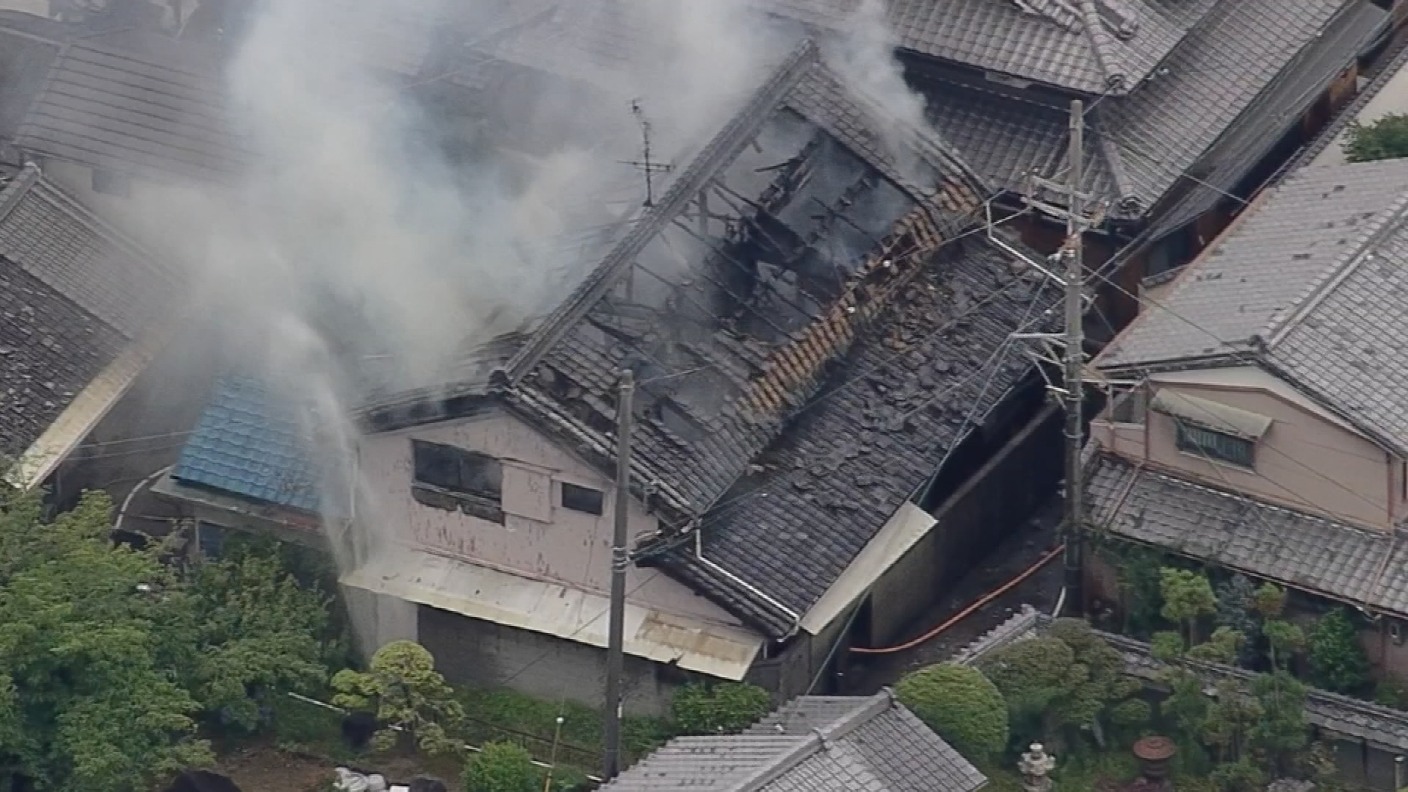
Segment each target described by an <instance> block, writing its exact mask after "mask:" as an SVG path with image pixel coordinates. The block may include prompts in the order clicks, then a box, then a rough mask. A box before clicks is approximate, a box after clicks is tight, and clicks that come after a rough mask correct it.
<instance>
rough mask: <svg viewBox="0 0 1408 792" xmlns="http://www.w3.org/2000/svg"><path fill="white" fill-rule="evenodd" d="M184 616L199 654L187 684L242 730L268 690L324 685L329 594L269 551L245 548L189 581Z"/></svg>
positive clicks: (330, 648) (199, 569)
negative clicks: (190, 622) (187, 611)
mask: <svg viewBox="0 0 1408 792" xmlns="http://www.w3.org/2000/svg"><path fill="white" fill-rule="evenodd" d="M190 595H191V601H192V618H193V619H194V627H195V632H196V633H197V635H198V639H197V640H198V641H199V645H200V646H201V647H202V649H203V651H201V652H200V654H199V655H198V656H197V657H196V658H195V661H194V680H193V689H194V690H195V691H196V694H197V697H198V698H199V699H200V700H201V702H202V704H203V705H204V706H205V708H206V709H208V710H211V711H214V712H218V713H220V714H221V715H222V716H223V719H224V720H226V721H227V722H231V723H234V724H236V725H238V726H240V727H243V728H245V729H252V728H254V727H255V726H256V725H258V721H259V705H260V704H262V703H267V699H268V697H269V696H270V695H274V694H277V693H282V692H287V691H301V692H310V691H312V690H314V689H316V688H317V687H320V686H321V685H323V684H325V683H326V682H327V678H328V668H327V664H326V663H325V658H326V656H327V655H328V654H330V653H332V654H340V651H339V649H338V648H337V647H336V646H335V644H336V642H335V641H333V640H332V636H331V632H330V630H331V626H330V623H329V617H328V614H329V612H330V610H331V609H332V605H333V601H332V598H331V597H329V596H328V595H326V594H324V593H323V592H321V591H319V590H318V589H316V588H305V587H304V586H301V585H300V584H299V582H298V581H297V580H295V579H294V576H293V574H292V573H291V572H289V571H288V570H287V569H286V568H285V565H284V562H283V559H282V558H281V557H280V555H279V553H278V551H277V549H276V548H270V547H265V546H261V545H252V546H249V547H247V548H244V549H242V550H240V551H238V552H235V553H233V554H231V555H230V556H229V557H227V558H225V559H222V560H220V561H218V562H214V563H206V564H200V565H197V566H196V567H195V568H194V569H193V571H192V573H191V579H190Z"/></svg>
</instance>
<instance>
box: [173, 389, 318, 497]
mask: <svg viewBox="0 0 1408 792" xmlns="http://www.w3.org/2000/svg"><path fill="white" fill-rule="evenodd" d="M288 404H289V402H288V401H287V400H284V399H281V398H279V397H278V396H277V395H276V394H274V393H273V392H272V390H271V386H270V385H267V384H265V383H264V382H263V381H261V380H259V379H256V378H252V377H244V376H236V377H228V378H226V379H225V380H223V381H222V382H221V383H220V384H219V385H218V386H217V388H216V390H215V396H214V398H213V399H212V400H211V402H210V405H209V406H208V407H207V408H206V410H205V413H204V414H202V415H201V418H200V422H199V423H198V424H196V428H195V430H194V431H193V432H192V434H191V435H190V437H189V438H187V440H186V444H185V446H184V447H183V448H182V450H181V458H180V460H179V461H178V462H177V463H176V467H175V469H174V470H173V471H172V472H171V477H172V478H173V479H176V480H177V481H179V482H180V483H182V484H187V485H193V486H197V487H202V488H206V489H212V490H218V491H220V492H223V493H228V494H231V495H238V496H241V497H244V498H250V499H252V500H256V501H261V502H264V503H270V504H275V505H278V506H287V507H290V508H294V509H301V510H303V511H306V512H313V513H318V512H319V511H320V506H321V496H320V492H321V488H320V486H319V482H318V476H317V471H316V470H315V468H314V465H313V463H312V461H311V460H310V459H309V451H308V449H309V448H310V447H311V444H310V443H309V441H308V439H307V438H308V434H307V431H306V430H305V428H304V427H303V426H302V425H300V423H299V421H298V419H297V417H296V416H295V415H294V414H292V411H291V409H290V408H289V407H288Z"/></svg>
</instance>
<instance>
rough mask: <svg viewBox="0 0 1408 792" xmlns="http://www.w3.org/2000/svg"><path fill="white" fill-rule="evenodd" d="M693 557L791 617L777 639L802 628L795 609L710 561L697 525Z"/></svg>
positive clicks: (786, 637) (800, 618)
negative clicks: (789, 623)
mask: <svg viewBox="0 0 1408 792" xmlns="http://www.w3.org/2000/svg"><path fill="white" fill-rule="evenodd" d="M694 557H695V559H696V560H698V561H699V562H700V563H701V564H703V565H705V566H707V567H709V569H711V570H713V571H714V572H716V573H718V574H720V575H722V576H724V577H725V578H727V579H728V580H729V581H730V582H732V583H733V584H734V585H736V586H738V587H740V588H742V589H743V590H744V591H747V592H748V593H749V594H752V595H753V596H755V597H757V598H758V599H760V600H762V601H763V602H766V603H767V604H768V605H771V606H772V607H774V608H776V609H777V610H779V611H781V612H782V613H785V614H786V615H787V616H788V617H789V618H791V619H792V626H791V627H789V628H788V630H787V634H786V635H783V636H782V637H781V638H779V639H778V640H779V641H785V640H787V639H789V638H791V637H792V636H794V635H796V634H797V632H798V630H800V629H801V628H802V617H801V616H800V615H799V614H798V613H797V612H796V611H794V610H792V609H791V608H789V607H787V606H786V605H783V604H782V603H781V602H778V601H777V600H776V599H775V598H773V597H771V596H769V595H767V594H765V593H763V591H761V590H760V589H759V588H758V587H757V586H754V585H752V584H751V583H747V582H745V581H744V580H743V579H742V578H740V577H739V576H737V575H735V574H733V573H732V572H730V571H728V570H727V569H724V568H723V567H721V566H719V565H718V564H716V563H714V562H713V561H710V560H709V559H707V558H705V557H704V538H703V536H701V532H700V530H699V527H698V526H697V525H696V526H695V527H694Z"/></svg>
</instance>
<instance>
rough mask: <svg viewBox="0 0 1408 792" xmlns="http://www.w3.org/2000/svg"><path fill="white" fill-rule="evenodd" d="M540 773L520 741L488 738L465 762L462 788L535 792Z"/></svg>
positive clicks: (471, 791) (467, 791)
mask: <svg viewBox="0 0 1408 792" xmlns="http://www.w3.org/2000/svg"><path fill="white" fill-rule="evenodd" d="M542 776H543V774H542V773H541V772H540V771H539V770H538V768H537V767H535V766H534V765H533V757H532V755H531V754H529V753H528V750H527V749H526V748H524V747H523V746H521V745H518V744H516V743H511V742H491V743H486V744H485V745H484V748H483V750H481V751H480V752H479V753H477V754H475V755H474V758H472V759H470V760H469V762H468V763H467V764H466V765H465V768H464V776H463V777H462V778H461V783H462V785H463V786H464V792H538V790H539V789H540V788H541V786H542Z"/></svg>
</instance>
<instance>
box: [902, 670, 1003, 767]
mask: <svg viewBox="0 0 1408 792" xmlns="http://www.w3.org/2000/svg"><path fill="white" fill-rule="evenodd" d="M895 695H896V696H897V697H898V698H899V700H900V702H901V703H903V704H904V705H905V706H906V707H908V708H909V709H910V710H911V711H912V712H913V713H914V714H915V715H916V716H917V717H918V718H919V719H920V720H922V721H924V723H925V724H927V725H928V726H929V728H931V729H933V730H934V732H935V733H937V734H938V735H939V736H940V737H943V738H944V739H945V740H947V741H948V742H950V743H951V744H952V745H953V747H954V748H956V749H958V751H959V752H961V753H962V754H963V755H964V756H967V757H969V758H970V759H973V760H976V761H986V760H989V759H993V758H996V757H997V756H998V755H999V754H1001V753H1002V751H1003V749H1004V748H1006V747H1007V703H1006V702H1005V701H1003V700H1002V694H1001V693H999V692H998V690H997V687H996V686H995V685H993V683H992V682H991V681H990V680H989V679H988V678H987V677H985V676H983V674H982V672H981V671H979V670H978V669H976V668H971V667H969V666H962V665H956V664H953V663H939V664H937V665H931V666H928V667H926V668H921V669H919V670H918V671H915V672H913V673H910V674H907V675H905V677H904V678H903V679H901V680H900V681H899V682H898V683H897V684H896V685H895Z"/></svg>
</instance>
